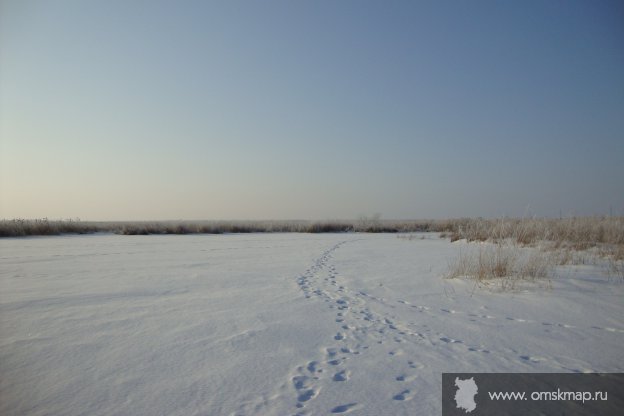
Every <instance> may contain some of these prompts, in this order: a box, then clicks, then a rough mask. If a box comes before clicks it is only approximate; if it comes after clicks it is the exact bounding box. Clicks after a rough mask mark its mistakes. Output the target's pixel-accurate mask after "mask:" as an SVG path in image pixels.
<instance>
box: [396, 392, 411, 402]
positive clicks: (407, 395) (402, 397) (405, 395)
mask: <svg viewBox="0 0 624 416" xmlns="http://www.w3.org/2000/svg"><path fill="white" fill-rule="evenodd" d="M392 398H393V399H394V400H399V401H405V400H410V399H411V398H412V396H411V395H410V391H409V390H403V391H402V392H401V393H399V394H397V395H395V396H394V397H392Z"/></svg>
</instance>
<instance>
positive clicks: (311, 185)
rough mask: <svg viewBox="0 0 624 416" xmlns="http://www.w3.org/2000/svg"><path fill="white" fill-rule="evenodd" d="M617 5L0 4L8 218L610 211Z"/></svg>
mask: <svg viewBox="0 0 624 416" xmlns="http://www.w3.org/2000/svg"><path fill="white" fill-rule="evenodd" d="M623 21H624V5H623V4H622V3H621V2H617V1H604V2H582V1H566V2H563V1H553V2H540V1H527V2H493V1H478V2H459V1H457V2H448V1H443V2H439V1H435V2H428V1H422V2H402V1H397V2H391V3H388V2H369V1H357V2H355V1H344V2H330V1H319V2H287V1H269V2H250V1H249V2H247V1H233V2H232V1H228V2H225V1H223V2H221V1H219V2H217V1H215V2H200V1H186V2H173V1H154V2H148V3H144V2H139V1H107V2H80V1H69V0H67V1H56V2H38V1H0V218H41V217H48V218H50V219H57V218H81V219H82V220H89V221H122V220H128V221H136V220H148V221H156V220H236V219H240V220H269V219H270V220H280V219H285V220H288V219H304V220H331V219H355V218H357V217H359V216H362V215H368V216H370V215H373V214H375V213H379V214H381V217H382V219H428V218H430V219H439V218H457V217H479V216H480V217H498V216H511V217H526V216H540V217H558V216H560V215H563V216H570V215H577V216H583V215H611V214H612V215H624V180H623V179H624V137H623V132H624V24H622V22H623Z"/></svg>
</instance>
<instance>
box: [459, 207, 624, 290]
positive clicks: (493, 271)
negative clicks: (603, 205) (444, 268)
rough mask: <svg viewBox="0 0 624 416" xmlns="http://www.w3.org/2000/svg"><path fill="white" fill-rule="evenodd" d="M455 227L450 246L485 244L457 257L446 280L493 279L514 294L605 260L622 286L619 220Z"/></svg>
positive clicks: (623, 230) (623, 248)
mask: <svg viewBox="0 0 624 416" xmlns="http://www.w3.org/2000/svg"><path fill="white" fill-rule="evenodd" d="M456 225H457V228H456V229H455V230H454V231H453V232H452V233H451V235H450V237H451V241H457V240H461V239H465V240H467V241H469V242H482V243H483V244H481V245H479V246H478V249H476V250H472V251H470V252H468V253H467V252H465V251H464V252H461V253H460V255H459V258H458V259H456V261H455V262H454V263H452V264H450V265H449V277H460V276H462V277H469V278H473V279H475V280H476V281H477V282H478V283H484V282H485V281H488V280H490V281H492V280H494V279H497V280H498V281H500V282H501V285H502V286H503V288H505V289H513V288H515V287H516V286H517V283H518V282H521V281H535V280H537V279H545V278H548V277H549V276H550V275H551V272H552V269H553V268H554V267H555V266H557V265H564V264H586V263H588V262H593V263H596V262H597V259H606V260H607V262H608V263H609V265H610V266H609V268H610V272H611V273H612V274H615V275H616V276H619V277H620V278H621V279H622V280H624V218H623V217H609V218H607V217H583V218H567V219H559V220H555V219H507V218H505V219H498V220H484V219H475V220H468V221H464V222H461V223H457V224H456ZM484 242H487V243H484Z"/></svg>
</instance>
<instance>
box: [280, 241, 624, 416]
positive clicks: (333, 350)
mask: <svg viewBox="0 0 624 416" xmlns="http://www.w3.org/2000/svg"><path fill="white" fill-rule="evenodd" d="M352 241H353V240H352ZM348 242H349V241H343V242H341V243H338V244H336V245H335V246H333V247H331V248H330V249H328V250H326V251H325V252H324V253H323V254H322V255H321V257H319V258H318V259H317V260H316V261H315V262H314V264H313V265H312V267H310V268H309V269H308V270H307V271H306V272H305V273H304V274H303V275H302V276H300V277H299V278H298V280H297V283H298V285H299V287H300V288H301V290H302V291H303V293H304V295H305V297H306V298H318V299H321V300H323V301H324V302H326V303H327V304H328V307H329V308H331V309H332V310H335V311H336V315H335V323H336V325H337V330H336V333H335V335H334V336H333V337H332V339H331V340H328V346H327V347H325V348H324V350H323V351H322V352H321V354H320V357H319V358H318V360H313V361H310V362H308V363H305V364H303V365H301V366H299V367H297V368H296V370H295V371H294V374H293V376H292V379H291V383H292V388H293V390H294V391H295V394H296V404H295V406H296V411H295V415H296V416H302V415H306V414H308V412H307V411H306V405H308V404H309V403H310V402H311V401H313V400H314V399H316V398H317V397H319V395H321V394H322V391H323V389H331V388H333V386H334V383H348V382H349V380H350V379H351V378H352V372H351V370H350V368H349V362H350V360H357V359H358V358H359V359H361V356H363V355H365V354H366V353H367V352H369V351H370V347H371V346H372V345H374V344H375V343H377V344H383V343H386V342H393V343H396V346H397V348H396V349H394V348H393V349H391V351H390V352H389V354H390V355H391V356H393V357H395V358H397V359H400V360H404V362H405V363H406V365H405V366H404V370H403V372H401V373H400V374H397V375H396V377H395V379H394V381H395V382H397V383H398V385H399V386H400V387H398V388H397V391H396V393H395V394H394V395H393V396H392V397H390V398H391V399H392V400H395V401H397V402H403V401H408V400H411V399H412V398H413V397H414V395H415V391H414V390H413V387H412V385H411V383H412V382H413V381H414V380H415V379H416V375H415V373H416V372H417V370H419V369H422V368H423V367H424V366H423V365H422V364H419V363H417V362H414V361H411V360H408V359H407V358H408V357H406V356H405V355H404V353H403V350H402V349H401V348H400V345H401V344H402V343H404V342H409V343H415V342H424V343H425V345H430V346H444V345H446V346H448V347H451V348H465V349H466V350H467V351H470V352H474V353H481V354H490V353H492V351H491V350H490V349H488V348H487V347H486V346H483V345H469V344H467V343H464V341H462V340H460V339H455V338H453V337H452V336H449V335H447V334H444V333H441V332H438V331H435V330H433V329H432V328H430V327H428V326H427V325H426V324H424V323H420V324H417V323H414V322H402V321H400V320H399V319H397V318H395V317H393V316H389V315H388V314H379V313H377V312H375V311H373V310H371V308H370V305H371V304H374V303H379V304H381V305H383V306H384V308H382V309H386V310H387V309H392V308H394V307H399V308H401V307H405V308H412V309H413V310H415V311H418V312H419V313H422V314H424V315H426V316H428V317H430V318H433V319H439V318H440V315H441V314H442V315H445V314H449V315H457V317H460V316H463V317H465V318H466V319H468V320H470V321H477V320H487V319H498V320H500V319H504V320H505V322H509V323H510V324H512V323H513V324H516V323H518V324H533V325H543V326H544V327H546V328H547V327H550V326H553V327H561V328H566V329H573V328H575V327H574V326H573V325H568V324H565V323H553V322H539V321H531V320H525V319H521V318H515V317H511V316H504V317H499V316H492V315H489V314H487V313H481V312H479V313H473V312H464V311H457V310H453V309H445V308H432V307H430V306H426V305H414V304H411V303H409V302H407V301H404V300H395V301H389V300H386V299H381V298H377V297H375V296H372V295H370V294H368V293H365V292H362V291H352V290H350V289H349V288H347V287H345V286H344V284H341V283H340V281H339V274H338V272H337V270H336V268H335V266H334V265H333V264H332V263H331V260H332V258H333V257H332V255H333V253H334V252H335V251H336V250H338V249H339V248H340V247H341V246H342V245H344V244H346V243H348ZM484 312H485V310H484ZM423 321H425V322H426V321H427V320H423ZM592 329H594V330H604V331H610V332H624V330H622V329H617V328H609V327H604V328H603V327H598V326H594V327H592ZM517 357H518V359H519V360H521V361H524V362H529V363H538V362H540V361H541V359H540V358H539V357H537V358H536V357H531V356H528V355H524V354H522V353H520V352H517ZM354 368H355V367H354ZM410 387H412V388H410ZM358 408H359V405H358V403H354V402H347V403H343V404H340V405H338V406H335V407H333V408H332V409H330V413H332V414H342V413H348V412H350V411H353V410H356V409H358Z"/></svg>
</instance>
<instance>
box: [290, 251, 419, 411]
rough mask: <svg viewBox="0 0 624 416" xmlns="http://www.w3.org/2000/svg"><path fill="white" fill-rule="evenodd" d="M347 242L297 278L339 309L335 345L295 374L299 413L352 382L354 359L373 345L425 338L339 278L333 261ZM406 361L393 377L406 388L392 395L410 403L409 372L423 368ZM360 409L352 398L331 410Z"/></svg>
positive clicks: (305, 290)
mask: <svg viewBox="0 0 624 416" xmlns="http://www.w3.org/2000/svg"><path fill="white" fill-rule="evenodd" d="M345 243H347V242H346V241H344V242H341V243H339V244H336V245H335V246H333V247H332V248H330V249H329V250H327V251H325V252H324V253H323V254H322V255H321V257H320V258H318V259H317V260H316V261H315V263H314V265H313V266H312V267H310V268H309V269H308V270H307V271H306V272H305V273H304V274H303V275H302V276H300V277H299V278H298V281H297V282H298V284H299V286H300V288H301V290H302V291H303V293H304V295H305V297H306V298H313V297H316V298H319V299H321V300H323V301H325V302H326V303H327V304H328V307H329V308H331V309H333V310H335V311H336V315H335V322H336V325H337V331H336V333H335V335H334V336H333V337H332V339H331V340H329V342H330V344H329V345H330V346H328V347H325V348H324V350H323V351H322V352H321V358H320V359H318V360H313V361H310V362H308V363H305V364H303V365H300V366H298V367H297V368H296V370H295V372H294V375H293V376H292V378H291V383H292V387H293V390H294V391H295V394H296V404H295V406H296V411H295V415H296V416H301V415H305V414H308V413H307V412H306V406H307V405H308V404H309V403H311V401H313V400H314V399H316V398H317V397H319V395H321V394H322V391H323V389H331V388H333V386H334V384H333V383H348V382H349V380H350V379H351V377H352V372H351V370H350V368H349V362H350V360H357V359H359V358H361V357H360V356H361V355H364V354H366V353H367V351H368V350H369V348H370V346H371V345H372V344H374V343H378V344H382V343H384V342H395V343H397V345H400V343H403V342H407V341H408V340H410V341H411V342H414V340H416V341H420V340H422V339H424V338H425V336H424V335H423V334H421V333H418V332H415V331H412V330H411V329H410V328H409V325H406V324H401V323H398V322H395V320H393V319H392V317H387V316H380V315H378V314H377V313H375V312H373V311H371V310H370V308H369V307H367V303H368V302H370V301H371V299H372V300H378V301H381V300H380V299H377V298H375V297H373V296H371V295H369V294H367V293H364V292H353V291H351V290H349V289H348V288H347V287H345V286H344V285H341V284H340V283H339V282H338V272H337V271H336V268H335V266H334V265H332V264H331V259H332V254H333V253H334V252H335V251H336V250H337V249H338V248H340V247H341V246H342V245H343V244H345ZM390 355H391V356H394V357H397V358H398V357H401V356H402V355H403V352H402V350H401V349H396V350H392V351H391V352H390ZM401 359H403V360H405V362H406V368H405V371H404V372H402V373H400V374H398V375H397V376H396V377H395V379H394V381H395V382H398V383H401V386H403V388H398V389H397V392H396V393H395V394H394V395H393V396H392V397H391V399H393V400H396V401H407V400H411V399H412V398H413V397H414V392H413V390H412V389H409V388H405V387H406V384H409V383H410V382H412V381H414V380H415V379H416V377H415V376H414V375H413V374H408V373H409V372H410V371H412V372H413V371H415V370H417V369H419V368H422V366H421V365H420V364H416V363H415V362H414V361H409V360H407V359H406V357H401ZM407 387H409V386H407ZM358 408H359V406H358V403H355V402H348V403H343V404H340V405H338V406H335V407H333V408H331V409H330V413H331V414H342V413H348V412H350V411H353V410H356V409H358Z"/></svg>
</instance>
